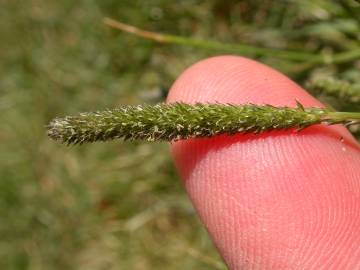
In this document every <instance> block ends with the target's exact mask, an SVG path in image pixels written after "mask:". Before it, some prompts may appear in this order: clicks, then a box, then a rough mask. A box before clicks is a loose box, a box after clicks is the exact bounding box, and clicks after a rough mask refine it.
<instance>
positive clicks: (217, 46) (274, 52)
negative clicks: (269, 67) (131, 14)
mask: <svg viewBox="0 0 360 270" xmlns="http://www.w3.org/2000/svg"><path fill="white" fill-rule="evenodd" d="M104 23H105V24H106V25H108V26H110V27H112V28H115V29H118V30H121V31H124V32H127V33H131V34H134V35H137V36H139V37H142V38H146V39H151V40H154V41H157V42H160V43H169V44H177V45H185V46H190V47H195V48H201V49H210V50H219V51H222V52H227V53H236V54H242V55H256V56H271V57H276V58H279V59H285V60H291V61H301V62H308V63H315V64H329V63H344V62H349V61H352V60H355V59H358V58H360V49H356V50H353V51H348V52H343V53H338V54H334V55H333V54H315V53H308V52H300V51H291V50H284V49H274V48H266V47H259V46H254V45H247V44H239V43H236V44H235V43H222V42H218V41H212V40H202V39H195V38H189V37H182V36H176V35H166V34H160V33H156V32H151V31H146V30H143V29H140V28H137V27H135V26H132V25H128V24H124V23H122V22H118V21H116V20H113V19H110V18H105V19H104Z"/></svg>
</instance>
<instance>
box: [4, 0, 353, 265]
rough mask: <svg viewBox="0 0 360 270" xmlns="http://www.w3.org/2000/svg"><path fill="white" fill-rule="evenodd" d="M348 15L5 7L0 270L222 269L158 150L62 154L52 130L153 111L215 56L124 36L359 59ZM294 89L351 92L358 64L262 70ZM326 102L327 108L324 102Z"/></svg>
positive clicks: (105, 148) (140, 6)
mask: <svg viewBox="0 0 360 270" xmlns="http://www.w3.org/2000/svg"><path fill="white" fill-rule="evenodd" d="M359 12H360V9H359V7H358V6H356V4H355V2H354V1H323V0H317V1H310V0H309V1H271V0H267V1H232V0H229V1H222V0H209V1H196V0H189V1H165V0H152V1H135V0H132V1H128V0H125V1H115V0H103V1H95V0H82V1H70V0H63V1H45V0H32V1H20V0H3V1H2V2H1V8H0V40H1V41H0V59H1V62H0V123H1V128H0V140H1V143H0V164H1V165H0V166H1V167H0V216H1V221H0V269H209V268H213V269H224V268H225V266H224V264H223V263H222V261H221V259H220V258H219V256H218V255H217V253H216V251H215V249H214V247H213V245H212V243H211V241H210V240H209V238H208V236H207V234H206V232H205V230H204V229H203V228H202V227H201V225H200V222H199V221H198V219H197V217H196V215H195V213H194V210H193V208H192V206H191V205H190V203H189V201H188V199H187V197H186V195H185V194H184V192H183V189H182V187H181V184H180V182H179V181H178V177H177V175H176V173H175V170H174V168H173V165H172V162H171V161H170V155H169V153H168V145H166V144H160V143H157V144H148V143H121V142H112V143H106V144H101V143H99V144H93V145H86V146H81V147H70V148H68V147H64V146H62V145H59V144H56V143H54V142H52V141H50V140H49V139H48V138H47V137H46V135H45V129H44V126H45V125H46V123H47V122H48V121H49V120H50V119H51V118H52V117H54V116H61V115H67V114H72V113H76V112H79V111H84V110H97V109H103V108H106V107H116V106H117V105H120V104H137V103H144V102H156V101H159V100H161V99H162V96H163V91H162V90H161V89H162V88H165V89H166V88H168V87H169V86H170V85H171V83H172V82H173V80H174V79H175V78H176V76H177V75H178V74H179V73H180V72H181V71H182V70H183V69H184V68H185V67H187V66H188V65H190V64H191V63H193V62H195V61H197V60H199V59H202V58H204V57H206V56H210V55H213V54H214V52H210V51H200V50H195V49H189V48H181V47H176V46H164V45H159V44H154V43H153V42H150V41H147V40H142V39H138V38H136V37H133V36H129V35H127V34H121V33H118V32H116V31H114V30H111V29H109V28H107V27H105V26H104V25H103V24H102V19H103V17H104V16H110V17H114V18H116V19H121V20H122V21H125V22H127V23H130V24H134V25H137V26H142V27H145V28H148V29H151V30H154V31H159V32H167V33H172V34H180V35H187V36H194V37H201V38H212V39H216V40H220V41H224V42H227V41H229V42H230V41H231V42H237V41H241V42H247V43H250V44H257V45H262V46H271V47H278V48H289V49H297V50H298V49H301V50H309V51H314V52H319V53H320V51H322V50H333V51H340V50H344V49H354V48H355V49H356V48H359V32H360V31H359V30H360V26H359V18H360V15H359ZM261 60H262V61H264V62H266V63H268V64H270V65H273V66H276V67H277V68H279V69H280V70H282V71H283V72H285V73H287V74H289V75H290V76H292V77H293V78H294V79H296V80H297V81H298V82H299V83H304V82H305V81H306V80H307V79H309V78H310V77H313V76H317V75H318V74H328V75H329V76H332V75H335V74H336V75H338V76H339V77H340V78H343V79H348V80H350V81H356V80H357V81H359V80H360V79H359V78H360V76H359V75H360V72H359V62H356V61H352V62H349V63H344V64H342V65H326V66H311V67H307V66H306V63H305V65H303V66H302V65H300V64H292V63H289V62H284V61H279V60H276V59H272V58H269V57H263V58H262V59H261ZM330 102H331V101H330Z"/></svg>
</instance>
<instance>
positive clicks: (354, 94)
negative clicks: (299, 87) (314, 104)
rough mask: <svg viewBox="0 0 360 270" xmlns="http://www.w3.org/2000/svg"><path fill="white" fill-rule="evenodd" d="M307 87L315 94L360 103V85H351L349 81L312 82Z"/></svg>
mask: <svg viewBox="0 0 360 270" xmlns="http://www.w3.org/2000/svg"><path fill="white" fill-rule="evenodd" d="M307 86H308V88H309V89H310V90H312V92H314V93H315V94H325V95H327V96H332V97H336V98H340V99H341V100H345V101H348V102H350V103H354V104H359V103H360V84H350V83H349V82H347V81H343V80H337V79H334V78H326V79H317V80H312V81H310V82H309V83H308V84H307Z"/></svg>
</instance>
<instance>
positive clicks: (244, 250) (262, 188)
mask: <svg viewBox="0 0 360 270" xmlns="http://www.w3.org/2000/svg"><path fill="white" fill-rule="evenodd" d="M229 63H230V64H229ZM185 89H186V93H185V94H183V92H182V91H183V90H185ZM264 89H265V90H264ZM295 97H296V98H297V99H298V100H299V101H300V102H302V103H303V104H304V105H305V106H322V105H321V104H320V103H319V102H318V101H316V100H315V99H314V98H312V97H311V96H310V95H308V94H307V93H305V92H304V91H303V90H301V88H300V87H298V86H297V85H296V84H295V83H293V82H291V81H290V80H288V79H287V78H285V77H284V76H283V75H281V74H280V73H278V72H275V71H273V70H271V69H269V68H267V67H265V66H264V65H261V64H258V63H256V62H254V61H251V60H246V59H244V58H239V57H218V58H212V59H210V60H205V61H203V62H200V63H198V64H196V65H194V66H193V67H191V68H190V69H189V70H188V71H185V73H184V74H183V75H182V76H180V78H179V79H178V80H177V82H176V83H175V84H174V86H173V88H172V90H171V91H170V94H169V97H168V102H174V101H183V102H188V103H195V102H214V100H215V101H218V102H221V103H229V102H230V103H234V104H241V103H246V102H253V103H255V104H264V103H269V104H272V105H281V106H283V105H288V106H289V105H293V106H294V105H295V101H294V99H295ZM341 137H344V142H341V140H340V138H341ZM344 147H345V148H346V151H345V152H344V151H343V148H344ZM359 149H360V148H359V146H358V145H357V143H356V142H355V140H354V139H353V138H352V137H351V135H350V134H349V133H348V132H347V131H346V130H345V128H343V127H341V126H338V125H337V126H331V127H326V126H312V127H310V128H307V129H305V130H302V131H301V132H295V131H293V130H287V131H274V132H267V133H264V134H261V135H253V134H246V135H242V134H238V135H234V136H225V135H223V136H216V137H213V138H209V139H192V140H186V141H179V142H176V143H172V152H173V156H174V158H175V162H176V166H177V168H178V170H179V172H180V174H181V176H182V179H183V181H184V185H185V187H186V189H187V191H188V192H189V195H190V198H191V200H192V201H193V203H194V206H195V208H196V209H197V211H198V213H199V215H200V218H201V220H202V221H203V222H204V223H205V225H206V228H207V230H208V231H209V233H210V234H211V235H212V237H213V239H214V241H215V244H216V246H217V247H218V249H219V251H220V253H221V254H222V256H223V257H224V259H225V261H226V262H227V264H228V265H229V267H230V269H321V267H322V266H323V265H322V264H325V265H327V266H328V267H329V268H327V269H356V268H354V267H356V266H358V267H360V266H359V265H358V262H359V260H356V256H357V254H358V255H360V254H359V247H358V246H356V245H355V244H354V242H356V241H357V240H358V241H357V242H359V241H360V236H359V234H356V233H355V234H354V232H356V231H357V232H358V231H359V229H358V228H359V227H360V219H359V212H360V209H359V204H358V202H357V201H356V200H358V199H359V182H358V181H359V178H360V174H359V171H357V172H356V171H355V169H356V168H359V167H360V166H359V165H360V160H359V159H356V157H355V156H356V154H358V153H359ZM339 164H341V165H342V166H339ZM336 177H338V178H339V180H340V179H341V181H338V180H335V179H337V178H336ZM340 177H341V178H340ZM356 187H357V188H356ZM354 188H355V190H353V189H354ZM341 245H343V246H341ZM326 246H327V247H328V249H327V250H325V249H326ZM352 255H353V256H355V258H354V257H351V256H352ZM344 258H348V259H347V261H344ZM357 258H359V256H358V257H357ZM346 264H347V265H346ZM340 266H341V268H338V267H340ZM312 267H314V268H312Z"/></svg>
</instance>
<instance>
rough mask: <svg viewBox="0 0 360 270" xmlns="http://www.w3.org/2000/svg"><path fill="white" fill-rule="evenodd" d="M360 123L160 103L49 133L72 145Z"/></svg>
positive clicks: (258, 109)
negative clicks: (114, 140)
mask: <svg viewBox="0 0 360 270" xmlns="http://www.w3.org/2000/svg"><path fill="white" fill-rule="evenodd" d="M321 123H323V124H339V123H342V124H350V123H351V124H353V123H360V113H351V112H331V111H329V110H327V109H322V108H306V109H305V108H304V107H303V106H302V105H301V104H300V103H298V105H297V107H295V108H291V107H274V106H271V105H262V106H260V105H254V104H245V105H230V104H201V103H198V104H195V105H190V104H185V103H173V104H157V105H153V106H151V105H138V106H124V107H120V108H118V109H113V110H106V111H102V112H93V113H81V114H79V115H77V116H67V117H64V118H56V119H54V120H53V121H51V122H50V124H49V125H48V135H49V137H51V138H52V139H54V140H58V141H60V142H63V143H66V144H82V143H86V142H94V141H107V140H113V139H117V138H122V139H124V140H146V141H172V140H181V139H188V138H201V137H212V136H216V135H220V134H227V135H233V134H236V133H249V132H252V133H262V132H265V131H270V130H274V129H289V128H295V129H298V130H299V129H303V128H306V127H308V126H310V125H314V124H321Z"/></svg>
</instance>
